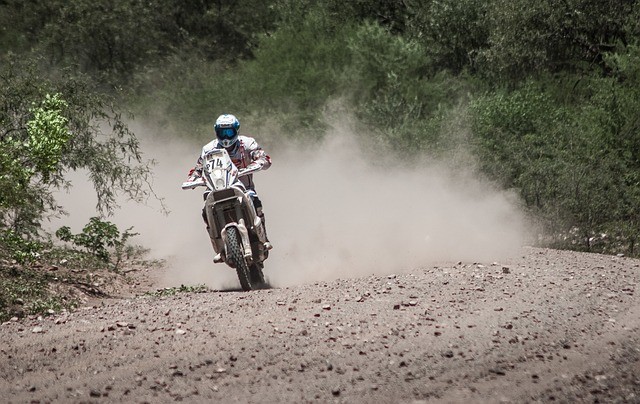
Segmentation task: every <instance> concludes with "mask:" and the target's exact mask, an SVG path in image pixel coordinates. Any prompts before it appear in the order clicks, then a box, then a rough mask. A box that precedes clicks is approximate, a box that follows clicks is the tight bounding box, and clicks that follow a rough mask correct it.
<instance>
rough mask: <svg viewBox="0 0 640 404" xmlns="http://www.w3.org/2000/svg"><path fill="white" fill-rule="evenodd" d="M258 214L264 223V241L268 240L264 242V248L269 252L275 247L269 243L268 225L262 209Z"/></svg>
mask: <svg viewBox="0 0 640 404" xmlns="http://www.w3.org/2000/svg"><path fill="white" fill-rule="evenodd" d="M256 213H257V214H258V217H259V218H260V221H261V222H262V230H263V231H264V239H265V240H266V241H265V242H264V248H265V249H266V250H267V251H269V250H271V249H272V248H273V245H272V244H271V242H270V241H269V236H268V235H267V224H266V222H265V221H264V212H263V211H262V207H259V208H258V209H256Z"/></svg>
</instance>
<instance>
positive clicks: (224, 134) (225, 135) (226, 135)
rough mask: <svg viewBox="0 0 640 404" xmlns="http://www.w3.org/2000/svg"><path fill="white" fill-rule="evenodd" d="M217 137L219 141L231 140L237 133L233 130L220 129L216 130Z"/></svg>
mask: <svg viewBox="0 0 640 404" xmlns="http://www.w3.org/2000/svg"><path fill="white" fill-rule="evenodd" d="M216 133H217V135H218V138H220V139H226V140H231V139H233V138H234V137H235V136H236V134H237V132H236V130H235V129H234V128H222V129H218V130H217V132H216Z"/></svg>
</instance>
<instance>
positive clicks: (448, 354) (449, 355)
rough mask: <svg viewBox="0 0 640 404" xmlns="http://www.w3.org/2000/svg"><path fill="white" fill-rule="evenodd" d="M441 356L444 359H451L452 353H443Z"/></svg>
mask: <svg viewBox="0 0 640 404" xmlns="http://www.w3.org/2000/svg"><path fill="white" fill-rule="evenodd" d="M442 356H444V357H445V358H453V351H444V352H443V353H442Z"/></svg>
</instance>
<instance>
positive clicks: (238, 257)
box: [227, 227, 253, 291]
mask: <svg viewBox="0 0 640 404" xmlns="http://www.w3.org/2000/svg"><path fill="white" fill-rule="evenodd" d="M227 260H229V261H231V262H233V266H234V267H235V268H236V273H237V274H238V280H239V281H240V286H242V290H244V291H249V290H251V289H253V287H252V283H251V278H250V275H249V267H248V266H247V261H246V260H245V259H244V253H243V249H242V247H241V244H240V235H239V234H238V229H236V228H235V227H229V228H227Z"/></svg>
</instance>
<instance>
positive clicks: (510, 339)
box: [0, 248, 640, 403]
mask: <svg viewBox="0 0 640 404" xmlns="http://www.w3.org/2000/svg"><path fill="white" fill-rule="evenodd" d="M639 281H640V260H633V259H627V258H622V257H612V256H602V255H594V254H580V253H573V252H560V251H554V250H545V249H534V248H526V249H523V251H522V254H521V255H520V256H519V257H517V258H515V259H512V260H510V261H505V262H500V263H491V262H488V263H451V264H445V265H440V266H430V267H424V268H416V269H414V270H410V271H407V272H403V273H397V274H396V275H391V276H369V277H365V278H358V279H346V280H336V281H332V282H324V283H316V284H309V285H304V286H297V287H290V288H282V289H271V290H263V291H256V292H251V293H243V292H236V291H224V292H223V291H212V292H207V293H183V294H178V295H175V296H169V297H149V296H146V297H138V298H133V299H120V300H118V299H114V300H108V301H106V302H104V303H103V304H101V305H98V306H97V307H90V308H84V309H80V310H78V311H77V312H74V313H71V314H63V315H54V316H51V317H47V318H44V319H40V320H38V319H29V320H23V321H11V322H8V323H5V324H3V325H2V326H1V327H0V338H1V339H2V347H1V348H0V376H1V378H0V379H1V380H0V392H1V394H2V401H4V402H16V403H18V402H42V403H44V402H149V403H156V402H168V401H181V400H182V401H187V402H242V403H245V402H292V403H293V402H295V403H301V402H345V403H347V402H348V403H374V402H375V403H380V402H382V403H385V402H388V403H411V402H496V403H497V402H501V403H511V402H512V403H523V402H551V401H555V402H576V401H578V402H619V403H638V402H640V293H639V291H638V284H639Z"/></svg>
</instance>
